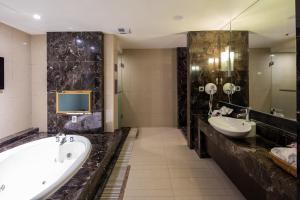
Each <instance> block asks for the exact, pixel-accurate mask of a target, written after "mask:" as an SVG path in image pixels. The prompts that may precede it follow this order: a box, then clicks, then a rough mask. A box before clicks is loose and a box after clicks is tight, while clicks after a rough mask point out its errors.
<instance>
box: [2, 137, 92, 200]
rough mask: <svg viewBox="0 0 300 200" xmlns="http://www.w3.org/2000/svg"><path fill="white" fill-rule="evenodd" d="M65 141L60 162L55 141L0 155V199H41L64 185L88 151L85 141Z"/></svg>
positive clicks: (88, 143) (38, 142)
mask: <svg viewBox="0 0 300 200" xmlns="http://www.w3.org/2000/svg"><path fill="white" fill-rule="evenodd" d="M71 137H72V138H73V139H74V141H73V142H71V140H70V138H71ZM66 139H67V140H66V141H67V142H66V143H64V144H63V145H62V146H61V147H62V148H61V151H60V152H61V153H62V154H61V155H62V157H61V158H62V160H63V162H58V161H57V157H58V154H59V143H58V142H56V139H55V137H49V138H45V139H40V140H37V141H34V142H30V143H27V144H24V145H20V146H18V147H15V148H13V149H10V150H7V151H5V152H2V153H0V199H1V200H30V199H34V200H35V199H39V200H40V199H45V198H47V197H49V196H50V195H51V194H53V193H54V192H55V191H56V190H57V189H59V188H60V187H61V186H62V185H63V184H65V183H66V182H67V181H68V180H69V179H70V178H71V177H72V176H73V175H74V174H75V173H76V172H77V171H78V170H79V169H80V167H81V166H82V165H83V163H84V162H85V161H86V159H87V158H88V156H89V153H90V151H91V143H90V141H89V140H88V139H87V138H85V137H82V136H77V135H68V136H67V137H66ZM68 153H70V154H68ZM67 154H68V157H67Z"/></svg>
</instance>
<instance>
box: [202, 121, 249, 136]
mask: <svg viewBox="0 0 300 200" xmlns="http://www.w3.org/2000/svg"><path fill="white" fill-rule="evenodd" d="M208 122H209V123H210V125H211V126H212V127H213V128H214V129H216V130H217V131H219V132H221V133H223V134H224V135H226V136H229V137H235V138H241V137H245V136H246V135H248V134H249V132H250V131H251V125H250V123H248V122H246V121H245V120H244V119H236V118H231V117H222V116H221V117H211V118H209V119H208Z"/></svg>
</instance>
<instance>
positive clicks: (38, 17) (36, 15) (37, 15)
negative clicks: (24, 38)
mask: <svg viewBox="0 0 300 200" xmlns="http://www.w3.org/2000/svg"><path fill="white" fill-rule="evenodd" d="M32 17H33V19H35V20H40V19H41V15H39V14H34V15H32Z"/></svg>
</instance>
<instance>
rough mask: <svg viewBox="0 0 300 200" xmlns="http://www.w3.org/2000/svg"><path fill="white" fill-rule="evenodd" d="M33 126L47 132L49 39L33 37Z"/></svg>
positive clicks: (42, 36) (40, 36)
mask: <svg viewBox="0 0 300 200" xmlns="http://www.w3.org/2000/svg"><path fill="white" fill-rule="evenodd" d="M31 69H32V80H31V83H32V126H33V127H39V128H40V131H43V132H44V131H47V37H46V35H33V36H31Z"/></svg>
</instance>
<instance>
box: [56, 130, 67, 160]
mask: <svg viewBox="0 0 300 200" xmlns="http://www.w3.org/2000/svg"><path fill="white" fill-rule="evenodd" d="M55 138H56V142H58V143H59V145H58V155H57V158H56V161H58V162H60V163H62V162H64V157H63V155H62V152H63V151H62V148H63V145H64V144H65V143H66V142H67V138H66V135H65V134H64V133H61V132H59V133H58V134H57V135H56V137H55Z"/></svg>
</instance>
